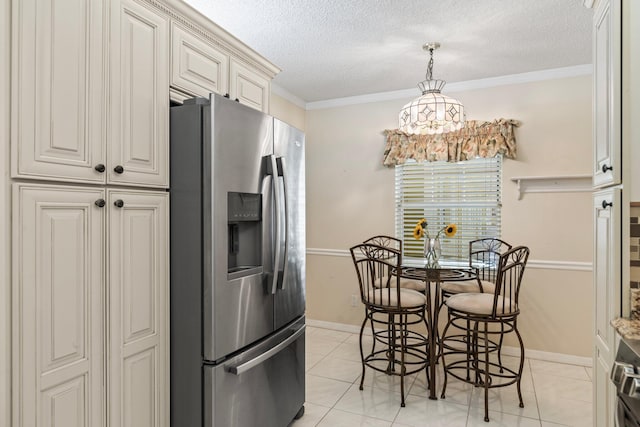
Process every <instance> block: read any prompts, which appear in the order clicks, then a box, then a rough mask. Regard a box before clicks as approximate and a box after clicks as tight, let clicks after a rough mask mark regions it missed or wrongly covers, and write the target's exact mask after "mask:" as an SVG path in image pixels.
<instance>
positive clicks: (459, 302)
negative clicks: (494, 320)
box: [445, 293, 518, 316]
mask: <svg viewBox="0 0 640 427" xmlns="http://www.w3.org/2000/svg"><path fill="white" fill-rule="evenodd" d="M493 297H494V296H493V295H492V294H480V293H474V294H457V295H452V296H451V297H449V299H447V300H446V301H445V304H446V305H447V307H449V308H451V309H453V310H457V311H462V312H464V313H469V314H481V315H490V314H491V312H492V311H493ZM503 302H504V310H503ZM510 305H511V300H510V299H508V298H507V299H506V300H504V297H502V296H499V297H498V306H497V309H496V315H498V316H500V315H505V314H513V313H515V312H516V311H517V310H518V307H517V306H512V307H510ZM514 305H515V304H514Z"/></svg>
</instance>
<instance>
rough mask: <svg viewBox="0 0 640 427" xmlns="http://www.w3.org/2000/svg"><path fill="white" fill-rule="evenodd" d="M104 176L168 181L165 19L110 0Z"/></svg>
mask: <svg viewBox="0 0 640 427" xmlns="http://www.w3.org/2000/svg"><path fill="white" fill-rule="evenodd" d="M112 7H113V9H112V14H111V20H112V21H111V49H112V51H111V55H110V57H111V60H110V65H111V91H110V92H111V114H110V119H111V123H110V126H109V128H110V135H109V168H108V182H109V183H113V184H127V185H144V186H154V187H168V186H169V19H168V18H167V17H166V16H164V15H162V14H160V13H159V12H156V11H155V10H154V9H152V8H151V7H146V6H144V5H142V4H141V3H137V2H135V1H133V0H113V1H112Z"/></svg>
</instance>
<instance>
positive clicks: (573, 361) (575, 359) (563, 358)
mask: <svg viewBox="0 0 640 427" xmlns="http://www.w3.org/2000/svg"><path fill="white" fill-rule="evenodd" d="M307 325H308V326H312V327H315V328H324V329H332V330H334V331H341V332H350V333H352V334H359V333H360V327H359V326H356V325H349V324H346V323H336V322H327V321H325V320H314V319H309V318H307ZM364 334H365V335H371V329H370V328H366V329H365V330H364ZM502 353H503V354H505V355H507V356H518V355H519V354H520V349H519V348H517V347H510V346H504V347H502ZM525 355H526V357H527V358H529V359H536V360H544V361H546V362H556V363H566V364H568V365H578V366H586V367H592V366H593V359H592V358H591V357H584V356H574V355H572V354H564V353H552V352H549V351H541V350H532V349H527V348H525Z"/></svg>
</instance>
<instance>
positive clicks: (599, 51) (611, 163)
mask: <svg viewBox="0 0 640 427" xmlns="http://www.w3.org/2000/svg"><path fill="white" fill-rule="evenodd" d="M620 28H621V0H602V1H600V2H599V3H598V5H597V7H596V10H595V12H594V21H593V58H594V61H593V64H594V67H593V73H594V74H593V84H594V91H593V95H594V99H593V102H594V104H593V105H594V109H593V112H594V117H593V120H594V126H593V129H594V133H593V140H594V143H593V146H594V150H593V151H594V153H593V170H592V173H593V185H594V187H605V186H608V185H615V184H620V183H621V180H622V159H621V155H620V151H621V145H622V142H621V114H622V112H621V105H622V104H621V82H622V75H621V50H622V49H621V31H620Z"/></svg>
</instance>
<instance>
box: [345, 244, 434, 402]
mask: <svg viewBox="0 0 640 427" xmlns="http://www.w3.org/2000/svg"><path fill="white" fill-rule="evenodd" d="M350 251H351V257H352V259H353V264H354V266H355V269H356V273H357V276H358V283H359V287H360V299H361V301H362V303H363V304H364V308H365V318H364V320H363V322H362V326H361V328H360V356H361V361H362V376H361V378H360V390H362V389H363V384H364V378H365V368H366V367H369V368H371V369H374V370H376V371H378V372H384V373H386V374H387V375H398V376H400V389H401V403H400V405H401V406H403V407H404V406H405V389H404V385H405V377H406V376H407V375H410V374H413V373H415V372H418V371H420V370H422V369H425V371H426V367H427V366H428V354H429V339H428V337H425V336H424V335H422V334H420V333H418V332H416V331H413V330H410V329H409V326H410V325H417V324H421V323H424V325H425V326H426V330H427V331H429V330H430V329H429V324H428V317H427V316H426V310H427V298H426V296H425V295H424V293H421V292H419V291H416V290H413V289H404V288H402V287H401V286H400V281H401V279H400V272H401V266H402V252H401V251H400V250H399V249H395V248H391V247H388V246H380V245H377V244H372V243H362V244H359V245H356V246H354V247H352V248H351V249H350ZM367 323H369V324H370V327H371V333H372V335H373V342H372V345H371V350H370V351H368V352H367V353H366V354H365V349H364V347H363V343H362V337H363V333H364V330H365V327H366V325H367ZM376 327H377V329H376ZM377 345H379V347H380V348H379V349H376V346H377ZM383 366H386V368H383ZM397 367H398V368H399V369H396V368H397Z"/></svg>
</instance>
